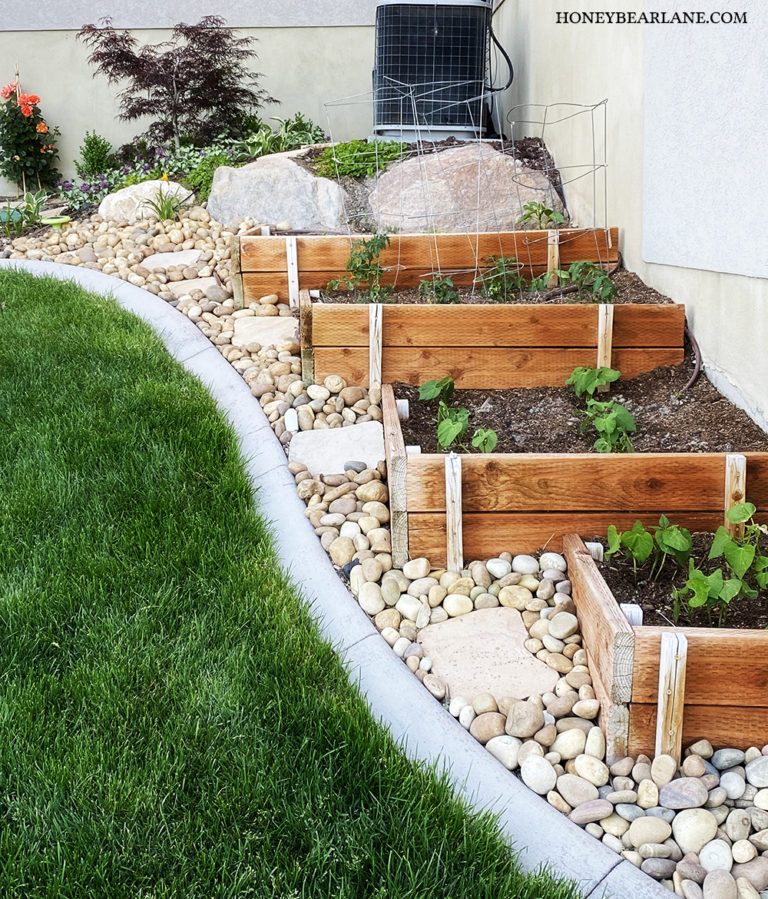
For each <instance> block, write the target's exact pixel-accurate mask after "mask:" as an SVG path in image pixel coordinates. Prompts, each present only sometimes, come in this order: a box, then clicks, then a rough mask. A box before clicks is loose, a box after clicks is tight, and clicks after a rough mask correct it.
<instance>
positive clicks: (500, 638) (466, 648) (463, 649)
mask: <svg viewBox="0 0 768 899" xmlns="http://www.w3.org/2000/svg"><path fill="white" fill-rule="evenodd" d="M355 427H361V425H356V426H355ZM344 430H351V428H345V429H344ZM527 639H528V631H527V630H526V628H525V625H524V624H523V619H522V617H521V616H520V613H519V612H517V611H515V610H514V609H504V608H497V609H480V610H477V611H474V612H470V613H469V614H467V615H461V616H459V617H458V618H452V619H451V620H450V621H443V622H440V623H438V624H430V625H428V626H427V627H425V628H424V629H423V630H421V631H420V632H419V636H418V640H419V642H420V643H421V645H422V647H423V649H424V655H425V656H428V657H429V658H430V659H432V670H433V671H434V672H435V673H436V674H439V675H440V676H441V677H442V678H443V679H444V680H445V681H446V682H447V683H448V685H449V688H450V694H451V696H475V695H477V694H478V693H485V692H488V693H492V694H493V695H494V696H496V697H503V696H514V697H515V698H517V699H527V698H528V697H529V696H531V695H534V694H535V695H540V694H542V693H548V692H550V691H552V690H554V687H555V684H556V683H557V681H558V675H557V672H555V671H553V670H552V669H551V668H549V667H548V666H547V665H546V664H545V663H544V662H542V661H541V660H540V659H537V658H536V657H535V656H532V655H531V654H530V653H529V652H528V650H527V649H526V648H525V646H524V645H523V644H524V642H525V640H527ZM553 784H554V782H553ZM549 789H552V787H550V788H549ZM544 792H548V790H545V791H544Z"/></svg>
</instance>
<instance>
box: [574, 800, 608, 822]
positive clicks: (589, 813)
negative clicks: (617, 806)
mask: <svg viewBox="0 0 768 899" xmlns="http://www.w3.org/2000/svg"><path fill="white" fill-rule="evenodd" d="M612 812H613V806H612V805H611V803H610V802H608V801H607V800H605V799H590V800H589V801H588V802H582V803H581V804H580V805H577V806H576V808H575V809H574V810H573V811H572V812H571V813H570V815H568V817H569V818H570V819H571V821H573V823H574V824H579V825H580V826H583V825H585V824H590V823H591V822H592V821H601V820H602V819H603V818H607V817H608V816H609V815H610V814H611V813H612Z"/></svg>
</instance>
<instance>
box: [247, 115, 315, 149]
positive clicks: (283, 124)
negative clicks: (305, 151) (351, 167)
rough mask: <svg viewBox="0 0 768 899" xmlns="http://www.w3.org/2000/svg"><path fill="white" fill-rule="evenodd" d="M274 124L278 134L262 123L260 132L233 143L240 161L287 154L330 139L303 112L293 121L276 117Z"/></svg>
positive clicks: (256, 131) (251, 132)
mask: <svg viewBox="0 0 768 899" xmlns="http://www.w3.org/2000/svg"><path fill="white" fill-rule="evenodd" d="M272 121H274V122H277V123H278V125H279V127H278V128H277V129H276V130H274V129H272V128H270V126H269V125H267V124H265V123H263V122H260V123H259V124H258V127H257V128H255V129H253V130H252V131H249V132H248V133H247V134H246V135H245V136H244V137H242V138H241V139H240V140H233V141H232V143H231V146H232V151H233V155H234V156H235V158H236V159H238V160H248V159H253V158H254V157H259V156H267V155H269V154H270V153H284V152H286V151H287V150H295V149H297V148H298V147H303V146H304V145H306V144H317V143H320V142H321V141H324V140H325V139H326V135H325V132H324V131H323V129H322V128H321V127H320V126H319V125H315V124H314V122H312V121H311V119H308V118H305V117H304V116H303V115H302V114H301V113H300V112H297V113H296V115H294V116H293V117H292V118H290V119H280V118H278V117H277V116H273V117H272Z"/></svg>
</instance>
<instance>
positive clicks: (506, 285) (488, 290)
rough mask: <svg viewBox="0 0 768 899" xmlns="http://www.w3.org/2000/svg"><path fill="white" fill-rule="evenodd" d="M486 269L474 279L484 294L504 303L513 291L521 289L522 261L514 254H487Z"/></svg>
mask: <svg viewBox="0 0 768 899" xmlns="http://www.w3.org/2000/svg"><path fill="white" fill-rule="evenodd" d="M485 265H486V269H485V271H484V272H483V274H482V275H480V276H479V277H477V278H476V279H475V283H476V284H478V283H479V284H480V289H481V290H482V292H483V295H484V296H487V297H491V299H493V300H496V302H499V303H504V302H506V301H507V298H508V297H509V295H510V294H511V293H512V292H513V291H519V290H522V289H523V278H522V275H521V274H520V272H521V269H522V267H523V266H522V263H520V262H518V261H517V259H515V257H514V256H493V255H491V256H487V257H486V259H485Z"/></svg>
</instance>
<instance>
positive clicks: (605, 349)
mask: <svg viewBox="0 0 768 899" xmlns="http://www.w3.org/2000/svg"><path fill="white" fill-rule="evenodd" d="M612 354H613V306H612V305H611V304H610V303H599V304H598V307H597V365H596V368H610V367H611V355H612ZM607 390H608V385H607V384H601V385H600V386H599V387H598V388H597V392H598V393H606V392H607Z"/></svg>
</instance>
